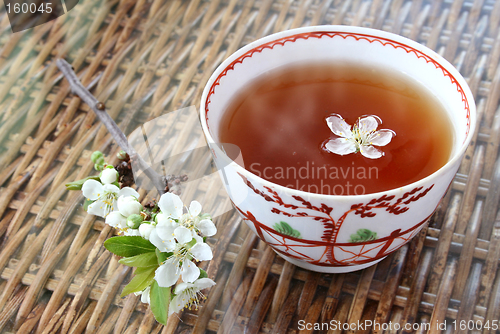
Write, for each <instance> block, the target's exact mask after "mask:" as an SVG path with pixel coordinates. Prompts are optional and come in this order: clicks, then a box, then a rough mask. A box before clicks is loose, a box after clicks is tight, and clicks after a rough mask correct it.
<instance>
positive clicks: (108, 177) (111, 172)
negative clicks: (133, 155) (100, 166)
mask: <svg viewBox="0 0 500 334" xmlns="http://www.w3.org/2000/svg"><path fill="white" fill-rule="evenodd" d="M117 178H118V173H117V172H116V169H114V168H105V169H104V170H103V171H102V172H101V182H102V183H103V184H111V183H114V182H116V180H117Z"/></svg>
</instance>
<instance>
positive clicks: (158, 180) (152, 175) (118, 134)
mask: <svg viewBox="0 0 500 334" xmlns="http://www.w3.org/2000/svg"><path fill="white" fill-rule="evenodd" d="M56 64H57V67H58V68H59V70H61V72H62V73H63V74H64V76H65V77H66V79H67V80H68V82H69V84H70V86H71V91H72V92H73V94H76V95H78V96H79V97H80V98H81V99H82V100H83V102H85V103H87V104H88V105H89V107H90V108H91V109H92V110H93V111H94V113H95V114H96V115H97V117H98V118H99V120H100V121H101V122H102V123H103V124H104V125H105V126H106V128H107V129H108V131H109V133H110V134H111V135H112V136H113V138H114V140H115V141H116V142H117V143H118V145H120V147H121V148H122V149H123V150H124V151H125V152H127V154H128V155H129V156H130V159H132V160H135V161H137V163H138V165H139V168H141V169H142V170H143V171H144V174H146V176H147V177H148V178H149V179H150V180H151V182H153V184H154V186H155V188H156V190H157V191H158V193H159V194H160V195H163V194H164V193H165V186H166V183H165V178H164V177H162V176H161V175H159V174H158V173H156V172H155V171H154V169H153V168H151V166H149V165H148V163H147V162H146V161H144V159H143V158H142V157H141V156H140V155H139V153H137V152H136V151H135V150H134V148H133V147H132V146H130V145H129V143H128V140H127V137H126V136H125V134H124V133H123V132H122V131H121V130H120V128H119V127H118V125H117V124H116V123H115V121H114V120H113V119H112V118H111V117H110V116H109V114H108V113H107V112H106V107H105V106H104V103H102V102H99V101H98V100H97V99H96V98H95V97H94V96H93V95H92V94H91V93H90V92H89V91H88V90H87V89H86V88H85V87H84V86H83V85H82V83H81V82H80V80H78V77H77V76H76V74H75V72H74V71H73V68H72V67H71V65H70V64H69V63H68V62H67V61H65V60H64V59H57V61H56Z"/></svg>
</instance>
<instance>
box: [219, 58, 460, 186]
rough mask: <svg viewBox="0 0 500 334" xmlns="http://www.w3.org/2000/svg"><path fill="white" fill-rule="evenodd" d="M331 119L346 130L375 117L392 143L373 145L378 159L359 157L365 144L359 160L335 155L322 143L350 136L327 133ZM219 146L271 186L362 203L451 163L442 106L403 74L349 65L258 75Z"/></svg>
mask: <svg viewBox="0 0 500 334" xmlns="http://www.w3.org/2000/svg"><path fill="white" fill-rule="evenodd" d="M333 114H338V115H341V116H342V118H344V120H345V122H346V123H347V124H348V125H349V126H353V125H354V124H355V123H356V122H357V121H358V120H359V119H360V118H361V119H362V118H363V116H365V115H375V116H377V117H378V118H380V119H381V121H382V124H377V127H378V129H377V130H379V129H390V130H392V131H394V132H395V133H396V136H394V137H393V138H392V140H391V141H390V142H389V143H388V144H386V145H384V146H375V144H373V148H374V149H378V150H379V151H381V152H382V153H383V156H381V157H380V158H373V159H371V158H367V157H366V156H367V155H366V154H364V155H363V154H361V152H359V149H360V148H361V149H363V148H367V147H368V146H370V145H369V144H370V143H368V144H366V143H365V144H366V146H359V145H358V146H357V148H358V149H357V152H354V150H351V152H344V153H345V155H339V154H335V153H332V152H330V151H328V150H325V149H324V143H325V142H327V141H328V140H332V139H336V138H344V140H347V139H349V138H347V137H349V136H350V135H349V136H348V135H339V131H337V135H336V134H335V133H334V131H332V130H331V129H330V127H329V126H328V125H327V122H326V120H327V118H328V117H329V116H331V115H333ZM347 130H350V131H355V130H356V129H355V128H354V127H351V128H350V129H349V128H347ZM358 130H359V129H358ZM365 130H366V129H365ZM366 138H368V137H366ZM351 139H352V138H351ZM219 140H220V141H221V142H223V143H231V144H235V145H238V146H239V147H240V149H241V153H242V156H243V160H244V161H245V166H244V167H245V168H246V169H247V170H249V171H250V172H252V173H254V174H256V175H258V176H260V177H262V178H264V179H266V180H269V181H271V182H274V183H277V184H279V185H282V186H285V187H289V188H294V189H298V190H303V191H308V192H313V193H322V194H332V195H355V194H357V195H359V194H366V193H374V192H379V191H384V190H388V189H392V188H397V187H401V186H403V185H406V184H409V183H412V182H415V181H417V180H419V179H422V178H424V177H426V176H428V175H430V174H432V173H433V172H435V171H436V170H438V169H439V168H440V167H442V166H443V165H444V164H445V163H446V162H447V161H448V159H449V157H450V153H451V150H452V145H453V144H452V143H453V130H452V126H451V123H450V120H449V119H448V115H447V114H446V111H445V110H444V109H443V107H442V105H441V104H440V103H439V101H438V100H437V99H436V98H435V97H434V96H433V95H432V94H431V92H429V91H427V89H426V88H425V87H422V86H421V85H420V83H418V82H415V81H413V80H411V78H408V77H407V76H405V75H404V74H401V73H394V72H390V71H389V70H387V69H383V68H371V67H370V68H369V67H363V66H359V65H353V64H300V65H296V66H294V67H286V68H281V69H278V70H275V71H274V72H271V73H268V74H266V75H263V76H261V77H259V78H258V79H257V80H255V81H253V82H252V83H251V84H249V85H248V86H247V87H246V88H245V90H244V91H242V92H240V94H239V95H238V96H237V97H236V98H235V99H233V100H232V102H231V103H230V104H229V107H228V109H227V110H226V111H225V114H224V115H223V119H222V122H221V128H220V133H219ZM347 153H350V154H347Z"/></svg>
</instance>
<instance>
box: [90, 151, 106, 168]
mask: <svg viewBox="0 0 500 334" xmlns="http://www.w3.org/2000/svg"><path fill="white" fill-rule="evenodd" d="M99 159H103V162H104V155H103V154H102V152H101V151H94V152H92V155H91V156H90V160H92V162H93V163H95V164H96V163H97V161H98V160H99ZM100 165H102V164H100Z"/></svg>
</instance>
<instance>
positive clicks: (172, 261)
mask: <svg viewBox="0 0 500 334" xmlns="http://www.w3.org/2000/svg"><path fill="white" fill-rule="evenodd" d="M156 230H157V229H155V230H153V231H151V235H150V238H149V241H150V242H151V243H152V244H153V245H155V246H156V247H157V248H158V249H159V250H160V251H161V252H165V251H166V252H170V253H172V254H171V255H170V256H169V257H168V258H167V259H166V260H165V261H164V262H163V263H162V264H161V265H160V267H158V269H156V272H155V280H156V281H157V282H158V285H159V286H161V287H169V286H172V285H174V284H175V282H177V280H178V279H179V276H181V275H182V280H183V281H184V282H186V283H191V282H194V281H195V280H196V279H197V278H198V277H199V276H200V269H199V268H198V267H197V266H196V265H195V264H194V263H193V262H192V261H191V260H196V261H207V260H211V259H212V257H213V255H212V250H211V249H210V246H208V245H207V244H206V243H204V242H203V239H202V238H201V237H199V236H195V237H194V240H195V241H196V243H195V244H194V245H193V244H192V242H193V241H192V240H193V237H192V234H191V231H190V230H188V229H187V228H185V227H180V228H177V229H176V230H175V231H174V240H173V241H168V240H162V239H161V238H160V237H159V236H158V235H157V233H156Z"/></svg>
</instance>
